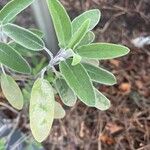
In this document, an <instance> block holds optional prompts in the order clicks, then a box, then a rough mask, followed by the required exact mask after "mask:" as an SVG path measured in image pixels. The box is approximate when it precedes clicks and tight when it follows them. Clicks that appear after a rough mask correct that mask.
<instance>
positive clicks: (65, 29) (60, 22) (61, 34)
mask: <svg viewBox="0 0 150 150" xmlns="http://www.w3.org/2000/svg"><path fill="white" fill-rule="evenodd" d="M47 4H48V8H49V11H50V15H51V16H52V20H53V24H54V28H55V32H56V35H57V38H58V41H59V46H60V47H61V48H65V47H66V46H67V45H68V42H69V41H70V39H71V36H72V26H71V20H70V18H69V16H68V14H67V12H66V10H65V8H64V7H63V5H62V4H61V3H60V2H59V1H58V0H47Z"/></svg>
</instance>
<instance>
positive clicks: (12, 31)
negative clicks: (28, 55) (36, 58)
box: [3, 24, 44, 51]
mask: <svg viewBox="0 0 150 150" xmlns="http://www.w3.org/2000/svg"><path fill="white" fill-rule="evenodd" d="M3 31H4V33H5V34H6V35H7V36H9V37H10V38H11V39H13V40H14V41H15V42H16V43H18V44H20V45H22V46H23V47H25V48H28V49H30V50H33V51H39V50H42V49H43V48H44V43H43V41H42V40H41V39H40V38H39V37H38V36H37V35H36V34H34V33H32V32H31V31H29V30H27V29H25V28H22V27H19V26H17V25H14V24H6V25H5V26H3Z"/></svg>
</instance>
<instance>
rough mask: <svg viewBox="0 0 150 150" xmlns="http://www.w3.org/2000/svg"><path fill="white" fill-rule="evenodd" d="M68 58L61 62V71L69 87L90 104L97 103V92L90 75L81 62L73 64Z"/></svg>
mask: <svg viewBox="0 0 150 150" xmlns="http://www.w3.org/2000/svg"><path fill="white" fill-rule="evenodd" d="M71 62H72V60H71V59H68V60H66V61H62V62H61V63H60V71H61V73H62V75H63V76H64V78H65V80H66V82H67V84H68V85H69V87H70V88H71V89H72V90H73V91H74V92H75V93H76V95H77V96H78V97H79V98H80V100H81V101H82V102H83V103H85V104H86V105H88V106H91V105H93V104H94V103H95V93H94V89H93V85H92V82H91V80H90V77H89V75H88V74H87V72H86V70H85V69H84V67H83V66H82V65H81V64H77V65H75V66H72V65H71Z"/></svg>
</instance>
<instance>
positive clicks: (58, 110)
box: [54, 101, 66, 119]
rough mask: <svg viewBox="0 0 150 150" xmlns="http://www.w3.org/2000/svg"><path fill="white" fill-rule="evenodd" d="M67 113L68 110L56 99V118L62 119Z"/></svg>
mask: <svg viewBox="0 0 150 150" xmlns="http://www.w3.org/2000/svg"><path fill="white" fill-rule="evenodd" d="M65 115H66V112H65V110H64V109H63V107H62V106H61V105H60V104H59V103H58V102H56V101H55V108H54V118H55V119H62V118H64V117H65Z"/></svg>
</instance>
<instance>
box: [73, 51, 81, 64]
mask: <svg viewBox="0 0 150 150" xmlns="http://www.w3.org/2000/svg"><path fill="white" fill-rule="evenodd" d="M81 60H82V57H81V56H80V55H78V54H74V55H73V60H72V64H71V65H72V66H75V65H77V64H78V63H80V62H81Z"/></svg>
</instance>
